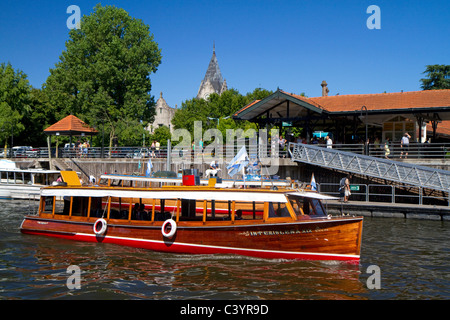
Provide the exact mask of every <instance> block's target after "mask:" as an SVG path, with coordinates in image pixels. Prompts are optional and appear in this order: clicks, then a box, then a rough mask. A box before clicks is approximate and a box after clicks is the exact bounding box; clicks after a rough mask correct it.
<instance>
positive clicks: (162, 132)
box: [149, 126, 170, 146]
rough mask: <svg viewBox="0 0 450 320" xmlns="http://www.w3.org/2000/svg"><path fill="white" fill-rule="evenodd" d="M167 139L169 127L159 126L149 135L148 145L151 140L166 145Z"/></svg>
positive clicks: (168, 137)
mask: <svg viewBox="0 0 450 320" xmlns="http://www.w3.org/2000/svg"><path fill="white" fill-rule="evenodd" d="M167 139H170V129H169V127H167V126H161V127H159V128H157V129H156V130H155V132H154V133H153V134H152V135H150V143H149V146H150V145H151V144H152V141H153V140H156V141H159V143H160V144H161V145H162V146H167Z"/></svg>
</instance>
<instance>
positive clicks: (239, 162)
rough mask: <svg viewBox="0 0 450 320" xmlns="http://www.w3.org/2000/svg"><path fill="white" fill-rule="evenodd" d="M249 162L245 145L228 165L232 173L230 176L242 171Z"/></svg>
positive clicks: (229, 172)
mask: <svg viewBox="0 0 450 320" xmlns="http://www.w3.org/2000/svg"><path fill="white" fill-rule="evenodd" d="M248 162H249V160H248V154H247V150H246V149H245V146H243V147H242V148H241V150H239V152H238V153H237V155H236V156H235V157H234V158H233V160H231V162H230V164H229V165H228V166H227V170H228V174H229V175H230V177H232V176H234V175H235V174H236V173H238V172H239V171H241V170H242V169H243V168H244V167H245V166H247V165H248Z"/></svg>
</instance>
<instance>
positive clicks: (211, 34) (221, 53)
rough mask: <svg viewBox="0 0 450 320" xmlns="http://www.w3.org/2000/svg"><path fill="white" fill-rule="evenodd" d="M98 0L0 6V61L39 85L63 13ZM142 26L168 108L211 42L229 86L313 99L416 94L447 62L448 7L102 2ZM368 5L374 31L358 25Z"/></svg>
mask: <svg viewBox="0 0 450 320" xmlns="http://www.w3.org/2000/svg"><path fill="white" fill-rule="evenodd" d="M98 2H100V1H89V0H70V1H61V0H60V1H56V0H53V1H52V0H40V1H30V0H23V1H10V0H1V1H0V62H10V63H11V64H12V66H13V67H14V68H15V69H20V70H22V71H23V72H25V73H26V74H27V75H28V79H29V81H30V83H31V84H32V85H33V86H34V87H37V88H40V87H41V86H42V84H43V83H44V82H45V80H46V79H47V77H48V75H49V69H50V68H53V67H54V65H55V63H57V62H58V60H59V56H60V55H61V52H62V51H63V50H64V49H65V41H66V40H67V39H68V32H69V30H68V28H67V26H66V20H67V19H68V18H69V16H70V14H68V13H66V9H67V7H68V6H69V5H77V6H79V7H80V9H81V14H82V15H84V14H89V13H90V12H92V9H93V7H94V6H95V5H96V4H97V3H98ZM101 4H102V5H115V6H117V7H122V8H124V9H125V10H126V11H128V12H129V14H130V15H131V16H133V17H135V18H139V19H142V20H143V21H144V23H146V24H147V25H149V26H150V30H151V32H152V33H153V35H154V37H155V41H156V42H157V43H158V45H159V47H160V48H161V50H162V63H161V65H160V66H159V68H158V71H157V72H156V73H155V74H152V75H151V80H152V95H154V96H155V97H156V98H158V97H159V93H160V92H163V96H164V98H165V99H166V101H167V103H168V104H169V105H170V106H172V107H175V105H178V106H180V105H181V103H182V101H184V100H187V99H191V98H193V97H195V96H196V94H197V91H198V88H199V86H200V82H201V80H202V79H203V77H204V75H205V72H206V69H207V67H208V63H209V60H210V59H211V55H212V47H213V42H215V46H216V55H217V59H218V61H219V66H220V69H221V71H222V75H223V77H224V78H225V79H226V80H227V83H228V87H229V88H235V89H237V90H238V91H239V92H240V93H242V94H246V93H247V92H251V91H253V90H254V89H255V88H257V87H261V88H265V89H268V90H276V89H277V88H278V87H279V88H280V89H283V90H285V91H287V92H292V93H301V92H304V93H305V94H306V95H307V96H309V97H315V96H320V95H321V86H320V83H321V82H322V80H326V81H327V83H328V87H329V89H330V93H329V94H330V95H335V94H337V93H339V94H341V95H342V94H364V93H381V92H384V91H386V92H398V91H401V90H404V91H415V90H421V88H420V79H421V78H422V77H423V75H422V72H423V71H424V70H425V66H426V65H428V64H450V40H449V39H450V1H448V0H441V1H433V0H430V1H403V0H396V1H393V0H392V1H379V0H371V1H365V0H359V1H358V0H354V1H325V0H316V1H313V0H297V1H294V0H292V1H291V0H289V1H288V0H285V1H268V0H261V1H256V0H251V1H250V0H241V1H234V0H233V1H231V0H230V1H229V0H222V1H217V0H210V1H196V0H191V1H175V0H158V1H150V0H140V1H132V0H131V1H101ZM370 5H377V6H378V7H379V8H380V10H381V29H379V30H377V29H374V30H370V29H368V28H367V26H366V21H367V19H368V18H369V17H370V16H371V14H368V13H366V10H367V8H368V7H369V6H370Z"/></svg>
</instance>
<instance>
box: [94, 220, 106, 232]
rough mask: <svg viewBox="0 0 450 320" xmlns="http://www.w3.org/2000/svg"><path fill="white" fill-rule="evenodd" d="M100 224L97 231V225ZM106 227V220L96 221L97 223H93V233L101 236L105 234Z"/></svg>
mask: <svg viewBox="0 0 450 320" xmlns="http://www.w3.org/2000/svg"><path fill="white" fill-rule="evenodd" d="M99 223H101V228H100V229H99V228H98V227H99V226H98V224H99ZM107 227H108V224H107V223H106V220H105V219H103V218H100V219H98V220H97V221H95V223H94V233H95V234H96V235H99V236H101V235H103V234H104V233H105V232H106V228H107Z"/></svg>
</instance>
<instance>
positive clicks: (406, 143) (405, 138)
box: [400, 132, 411, 159]
mask: <svg viewBox="0 0 450 320" xmlns="http://www.w3.org/2000/svg"><path fill="white" fill-rule="evenodd" d="M409 139H411V136H410V135H409V133H408V132H405V134H404V135H403V137H402V141H401V142H400V148H401V149H402V151H401V152H400V159H401V158H402V156H403V152H405V159H406V158H407V157H408V151H409Z"/></svg>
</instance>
